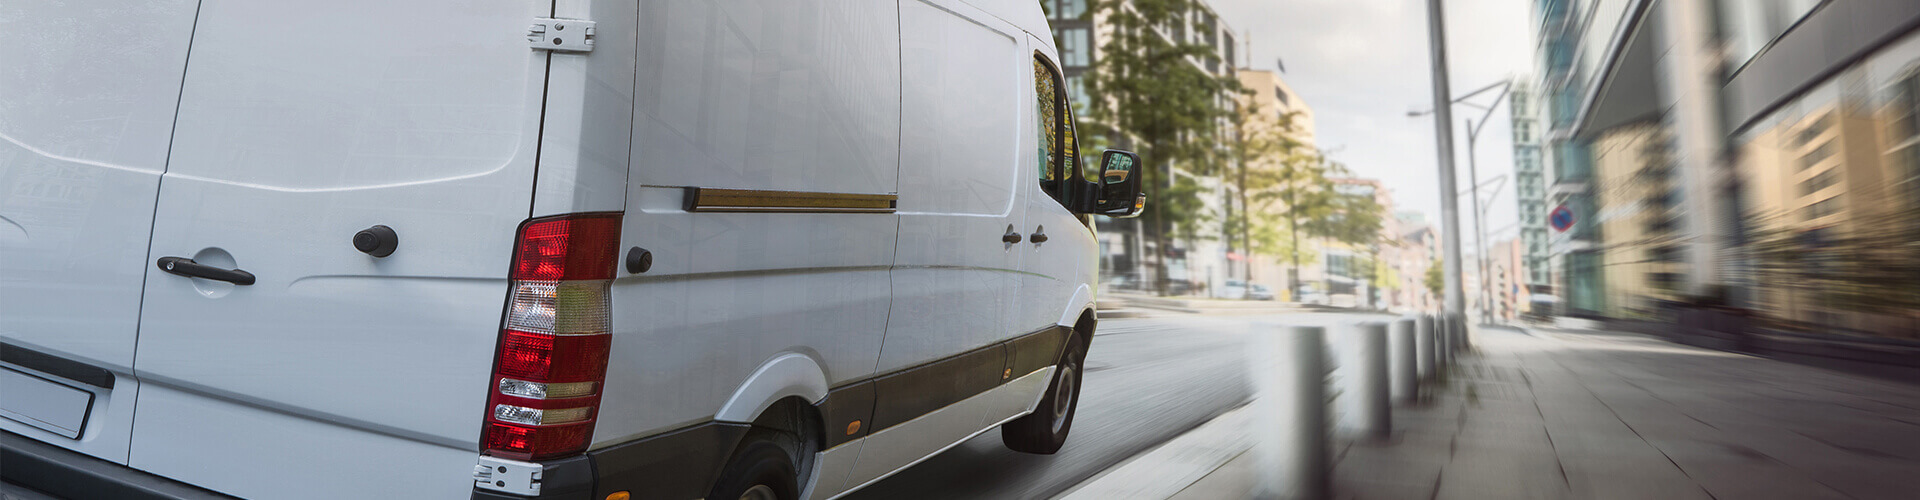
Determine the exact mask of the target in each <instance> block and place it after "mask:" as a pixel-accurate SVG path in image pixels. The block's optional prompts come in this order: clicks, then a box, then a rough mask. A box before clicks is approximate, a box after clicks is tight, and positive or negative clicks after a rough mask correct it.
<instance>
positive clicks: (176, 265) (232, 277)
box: [154, 257, 253, 286]
mask: <svg viewBox="0 0 1920 500" xmlns="http://www.w3.org/2000/svg"><path fill="white" fill-rule="evenodd" d="M154 264H155V265H158V266H160V270H161V271H166V272H167V273H168V274H175V275H180V276H186V277H188V278H206V279H210V280H216V281H225V282H228V283H232V284H235V285H240V286H247V285H251V284H253V273H249V272H246V271H241V270H239V269H221V268H218V267H213V266H209V265H206V264H201V263H198V262H194V261H193V259H189V258H186V257H161V258H160V260H159V261H157V262H154Z"/></svg>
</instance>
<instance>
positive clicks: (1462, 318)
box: [1453, 314, 1474, 353]
mask: <svg viewBox="0 0 1920 500" xmlns="http://www.w3.org/2000/svg"><path fill="white" fill-rule="evenodd" d="M1454 316H1455V317H1456V318H1457V319H1455V320H1454V321H1455V323H1456V324H1459V325H1460V330H1459V332H1460V333H1459V334H1457V335H1454V336H1453V350H1454V351H1455V352H1462V353H1464V352H1467V348H1468V347H1471V346H1472V345H1473V343H1472V342H1471V341H1470V340H1469V338H1471V337H1472V335H1470V332H1472V331H1473V328H1474V324H1473V323H1472V322H1469V321H1468V320H1467V315H1465V314H1455V315H1454Z"/></svg>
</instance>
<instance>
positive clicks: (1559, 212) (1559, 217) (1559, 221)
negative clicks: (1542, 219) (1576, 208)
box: [1547, 205, 1573, 233]
mask: <svg viewBox="0 0 1920 500" xmlns="http://www.w3.org/2000/svg"><path fill="white" fill-rule="evenodd" d="M1547 223H1548V224H1553V230H1554V231H1559V232H1562V233H1564V232H1567V229H1569V228H1572V227H1573V210H1572V209H1568V208H1567V206H1566V205H1560V206H1557V207H1553V211H1552V212H1549V213H1548V214H1547Z"/></svg>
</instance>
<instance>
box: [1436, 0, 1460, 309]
mask: <svg viewBox="0 0 1920 500" xmlns="http://www.w3.org/2000/svg"><path fill="white" fill-rule="evenodd" d="M1441 10H1442V9H1441V7H1440V0H1427V37H1428V39H1429V41H1428V43H1427V46H1428V48H1429V49H1430V50H1431V52H1432V57H1433V123H1434V126H1433V131H1434V145H1435V146H1436V147H1438V149H1439V155H1440V228H1441V239H1444V240H1446V241H1445V243H1446V244H1445V245H1444V247H1443V248H1444V251H1443V252H1442V254H1443V255H1444V256H1445V261H1444V268H1445V269H1444V271H1445V280H1446V289H1445V290H1444V292H1445V296H1446V301H1445V309H1444V311H1445V312H1446V313H1447V314H1449V315H1452V314H1465V312H1466V302H1465V297H1463V296H1462V293H1461V290H1460V204H1459V202H1458V198H1457V195H1456V194H1454V193H1455V192H1456V191H1458V190H1457V189H1455V188H1454V178H1453V111H1452V110H1451V109H1450V108H1452V106H1449V105H1448V104H1450V103H1452V101H1453V97H1452V96H1453V91H1452V90H1451V89H1448V88H1447V34H1446V29H1445V27H1444V26H1445V24H1446V23H1445V21H1444V20H1443V19H1442V15H1441Z"/></svg>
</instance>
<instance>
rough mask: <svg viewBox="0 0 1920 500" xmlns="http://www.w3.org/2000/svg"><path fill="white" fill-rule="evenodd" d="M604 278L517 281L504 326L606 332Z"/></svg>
mask: <svg viewBox="0 0 1920 500" xmlns="http://www.w3.org/2000/svg"><path fill="white" fill-rule="evenodd" d="M609 284H610V282H608V281H607V280H584V281H516V282H514V287H513V311H512V312H511V313H509V314H508V315H507V328H509V329H514V330H520V331H523V332H535V333H550V334H556V335H581V334H594V333H606V331H607V324H608V323H609V321H608V319H609V318H608V315H607V312H608V310H609V309H611V305H610V304H609V302H608V301H609V297H608V285H609Z"/></svg>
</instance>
